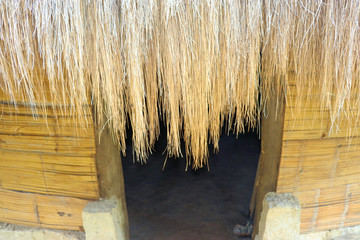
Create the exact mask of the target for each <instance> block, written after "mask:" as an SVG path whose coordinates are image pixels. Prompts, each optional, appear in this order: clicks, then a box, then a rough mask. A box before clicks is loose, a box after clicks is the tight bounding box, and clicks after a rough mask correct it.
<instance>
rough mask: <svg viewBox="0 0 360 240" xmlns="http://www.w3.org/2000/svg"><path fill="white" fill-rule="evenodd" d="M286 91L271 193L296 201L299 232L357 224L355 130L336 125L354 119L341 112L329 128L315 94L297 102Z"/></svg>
mask: <svg viewBox="0 0 360 240" xmlns="http://www.w3.org/2000/svg"><path fill="white" fill-rule="evenodd" d="M290 88H291V86H290ZM290 92H291V93H290V94H289V95H288V96H287V105H286V109H285V119H284V133H283V143H282V153H281V161H280V169H279V176H278V185H277V192H279V193H282V192H291V193H293V194H294V195H295V196H297V197H298V198H299V200H300V203H301V231H302V232H303V233H305V232H312V231H319V230H329V229H336V228H341V227H347V226H354V225H359V224H360V135H359V132H360V131H359V129H358V128H359V126H351V127H350V128H349V122H348V121H341V120H346V117H352V118H356V117H357V116H354V115H353V114H352V113H351V111H347V112H343V113H341V114H340V117H339V120H340V121H338V122H337V123H336V124H331V111H330V110H329V109H324V110H320V107H319V105H318V102H319V99H318V98H317V97H316V90H314V92H311V93H309V94H308V96H309V98H306V96H305V97H304V98H303V100H302V102H301V103H296V102H295V95H296V91H295V90H294V89H292V91H290ZM309 99H310V100H309ZM349 129H350V130H349Z"/></svg>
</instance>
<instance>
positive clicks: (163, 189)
mask: <svg viewBox="0 0 360 240" xmlns="http://www.w3.org/2000/svg"><path fill="white" fill-rule="evenodd" d="M128 139H131V135H128ZM219 146H220V151H219V153H218V154H213V153H211V154H210V158H209V166H210V171H208V170H207V168H203V169H199V170H196V171H194V170H188V171H185V162H186V161H185V159H184V158H179V159H175V158H170V159H168V160H167V163H166V166H165V169H164V170H162V167H163V163H164V161H165V157H166V154H164V151H165V147H166V129H162V130H161V135H160V139H159V140H158V142H157V143H156V146H155V149H154V151H153V154H152V155H151V156H150V157H149V159H148V161H147V164H145V165H141V164H140V163H133V156H132V150H131V141H129V142H128V146H127V155H126V157H123V170H124V178H125V192H126V201H127V208H128V215H129V222H130V239H131V240H145V239H146V240H148V239H153V240H157V239H158V240H167V239H171V240H173V239H174V240H193V239H194V240H202V239H204V240H205V239H206V240H212V239H214V240H219V239H240V238H239V237H237V236H235V235H234V234H233V228H234V225H235V224H242V225H245V224H246V222H247V220H248V215H249V204H250V199H251V194H252V190H253V185H254V181H255V176H256V167H257V164H258V159H259V154H260V140H259V137H258V134H257V133H256V131H255V132H249V133H247V134H239V136H238V137H237V138H236V136H235V135H233V134H230V135H227V134H226V133H223V134H222V137H221V139H220V143H219ZM210 152H212V149H211V147H210ZM183 153H184V151H183Z"/></svg>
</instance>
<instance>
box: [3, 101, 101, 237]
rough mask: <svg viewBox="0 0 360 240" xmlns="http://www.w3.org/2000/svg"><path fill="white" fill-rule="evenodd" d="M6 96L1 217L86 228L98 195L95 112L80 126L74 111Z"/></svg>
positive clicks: (19, 222)
mask: <svg viewBox="0 0 360 240" xmlns="http://www.w3.org/2000/svg"><path fill="white" fill-rule="evenodd" d="M0 96H2V95H1V94H0ZM2 97H3V96H2ZM2 100H3V101H1V102H0V221H1V222H8V223H14V224H22V225H29V226H38V227H48V228H57V229H71V230H82V221H81V212H82V209H83V207H84V206H85V205H86V203H87V202H88V201H89V200H97V199H99V186H98V178H97V172H96V166H95V154H96V150H95V136H94V126H93V120H92V116H91V115H90V114H89V115H85V116H83V117H84V118H85V119H87V122H88V123H87V124H82V125H81V124H78V123H77V122H76V119H75V118H74V117H73V116H74V114H72V113H71V112H70V111H63V112H61V111H54V110H53V108H52V107H51V106H50V105H49V106H45V107H44V108H38V109H37V110H36V111H34V110H33V109H32V108H31V106H30V105H26V104H22V103H19V102H17V103H16V105H14V104H12V103H11V102H9V101H7V102H6V101H5V100H6V98H4V97H3V99H2ZM84 108H87V109H88V110H87V111H86V112H89V113H90V112H91V107H90V106H89V105H86V106H84ZM69 109H70V108H69Z"/></svg>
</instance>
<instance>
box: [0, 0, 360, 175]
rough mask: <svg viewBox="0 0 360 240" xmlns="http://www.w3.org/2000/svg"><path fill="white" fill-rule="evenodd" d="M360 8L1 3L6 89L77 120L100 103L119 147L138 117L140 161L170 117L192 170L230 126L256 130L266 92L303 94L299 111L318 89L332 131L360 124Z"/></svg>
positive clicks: (174, 140) (352, 4) (150, 0)
mask: <svg viewBox="0 0 360 240" xmlns="http://www.w3.org/2000/svg"><path fill="white" fill-rule="evenodd" d="M359 14H360V0H352V1H349V0H327V1H320V0H316V1H313V0H301V1H300V0H285V1H270V0H246V1H240V0H221V1H218V0H195V1H190V0H166V1H162V0H144V1H140V0H122V1H120V0H86V1H71V0H65V1H59V0H47V1H42V0H3V1H1V2H0V50H1V51H0V78H1V81H0V87H1V89H2V90H3V91H4V92H5V93H6V94H7V96H8V98H9V99H11V101H13V102H14V104H16V103H18V102H28V103H31V104H32V106H33V108H32V111H33V113H36V112H37V111H38V110H39V108H41V109H42V110H45V109H46V107H47V106H48V105H49V103H51V104H52V106H53V108H54V110H55V111H57V112H59V113H64V112H69V113H70V114H71V115H72V117H73V118H74V120H75V121H76V123H77V124H79V126H84V125H86V124H87V121H88V119H87V118H86V116H87V115H89V114H90V113H85V112H84V111H85V110H84V109H85V108H83V106H84V105H85V104H88V103H89V102H91V103H93V104H94V106H95V113H96V121H97V124H99V125H100V126H103V125H107V124H108V125H109V126H110V129H112V131H113V133H114V136H115V137H116V140H117V141H118V142H119V146H120V148H121V150H122V151H123V153H125V139H126V137H127V136H126V127H127V126H129V125H130V124H131V126H132V130H133V132H132V140H133V151H134V153H135V156H136V159H137V160H139V161H146V158H147V156H148V154H149V153H150V152H151V148H152V147H153V145H154V143H155V141H156V140H157V138H158V136H159V128H160V122H161V120H163V121H164V122H165V124H166V126H167V141H168V146H167V154H168V156H176V157H178V156H181V155H182V153H181V147H180V146H181V139H184V142H185V151H186V156H187V166H192V167H193V168H200V167H203V166H205V165H206V164H207V157H208V154H209V153H208V151H209V150H208V144H209V143H211V144H213V146H214V149H215V151H217V150H218V147H219V146H218V141H219V138H220V133H221V129H222V127H223V126H224V125H226V127H227V129H228V131H230V130H233V131H234V132H235V133H241V132H243V131H245V130H247V129H246V127H248V128H255V127H256V126H257V124H258V123H259V117H260V112H261V111H262V110H265V109H264V107H263V106H265V103H266V101H267V98H268V96H269V94H273V93H275V94H276V95H278V96H280V95H281V94H285V96H286V97H287V96H288V95H289V93H290V92H289V91H290V89H292V91H296V93H297V94H296V96H297V98H296V101H295V105H296V107H295V108H293V109H294V111H300V109H301V105H300V104H302V103H303V100H304V99H305V100H306V101H312V99H315V98H318V97H320V98H319V99H321V101H317V102H316V103H315V105H317V107H318V108H320V109H326V110H328V111H329V113H330V117H331V123H332V126H333V128H332V129H333V130H336V126H337V124H339V123H341V122H346V123H347V124H348V125H349V132H351V131H352V129H355V127H356V124H357V123H358V122H359V121H358V119H359V110H358V109H359V107H360V106H359V103H360V101H359V97H358V96H359V93H358V91H359V90H358V89H359V87H360V86H359V73H360V72H359V71H360V70H359V58H360V56H359V55H360V46H359V45H360V27H359V18H360V15H359ZM290 75H291V77H290ZM292 86H294V87H295V88H293V87H292ZM317 89H319V90H317ZM315 90H316V91H315ZM260 94H261V95H260ZM48 95H49V96H50V97H49V96H48ZM259 96H260V98H259ZM304 114H305V113H304ZM191 159H192V160H191Z"/></svg>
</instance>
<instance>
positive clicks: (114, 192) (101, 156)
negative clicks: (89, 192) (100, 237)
mask: <svg viewBox="0 0 360 240" xmlns="http://www.w3.org/2000/svg"><path fill="white" fill-rule="evenodd" d="M99 131H100V129H99V128H98V127H96V128H95V141H96V167H97V172H98V179H99V187H100V197H101V198H102V199H105V200H108V199H115V200H117V202H118V204H119V208H118V209H119V210H120V213H119V215H120V216H121V219H120V223H119V224H120V225H121V226H120V228H121V229H122V231H124V235H125V237H126V239H125V240H128V239H129V238H130V237H129V236H130V234H129V221H128V214H127V208H126V199H125V186H124V175H123V170H122V164H121V156H120V150H119V148H118V146H117V145H116V143H115V141H114V140H113V137H112V134H111V132H110V130H109V128H108V127H106V128H105V129H104V130H103V131H102V132H101V133H100V132H99Z"/></svg>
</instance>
